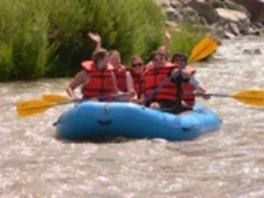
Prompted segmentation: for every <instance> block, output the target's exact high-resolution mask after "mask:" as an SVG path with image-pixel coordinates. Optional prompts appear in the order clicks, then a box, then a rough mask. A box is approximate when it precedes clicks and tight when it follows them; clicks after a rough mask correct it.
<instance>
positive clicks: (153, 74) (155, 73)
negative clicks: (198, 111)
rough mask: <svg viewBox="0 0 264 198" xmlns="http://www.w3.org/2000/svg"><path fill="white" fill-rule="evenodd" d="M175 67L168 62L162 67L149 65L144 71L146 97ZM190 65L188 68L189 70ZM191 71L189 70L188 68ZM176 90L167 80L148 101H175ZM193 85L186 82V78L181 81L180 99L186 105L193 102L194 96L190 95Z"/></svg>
mask: <svg viewBox="0 0 264 198" xmlns="http://www.w3.org/2000/svg"><path fill="white" fill-rule="evenodd" d="M175 68H177V66H176V65H173V64H170V63H168V64H167V65H166V66H164V67H160V68H154V67H153V66H152V67H151V66H149V67H148V69H147V71H146V72H145V86H144V87H145V88H144V93H145V95H146V96H147V97H148V95H151V94H152V93H153V90H155V89H156V88H157V87H158V86H159V85H160V84H161V83H162V82H163V81H164V80H166V79H167V78H168V74H170V73H171V71H172V70H173V69H175ZM189 69H190V67H189V68H188V72H189ZM190 72H191V70H190ZM177 91H181V90H177V88H176V86H175V84H174V83H173V82H171V81H169V82H168V83H167V84H165V85H164V86H163V87H162V88H161V89H160V90H159V91H158V92H157V94H156V95H155V96H154V97H153V98H152V99H151V101H150V102H153V101H172V102H174V101H176V97H177ZM192 91H193V86H192V85H191V84H190V83H189V82H188V80H186V81H183V82H182V100H183V101H184V102H185V103H187V104H188V105H191V106H192V105H193V104H194V102H195V97H194V95H192V94H191V93H192ZM184 93H188V95H184Z"/></svg>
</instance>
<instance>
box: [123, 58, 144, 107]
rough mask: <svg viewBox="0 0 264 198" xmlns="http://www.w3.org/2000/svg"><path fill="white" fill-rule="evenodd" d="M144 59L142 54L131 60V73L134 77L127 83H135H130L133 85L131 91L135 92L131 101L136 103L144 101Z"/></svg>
mask: <svg viewBox="0 0 264 198" xmlns="http://www.w3.org/2000/svg"><path fill="white" fill-rule="evenodd" d="M144 69H145V65H144V61H143V59H142V58H141V57H140V56H134V57H133V58H132V60H131V67H130V70H129V71H130V73H131V76H132V79H131V80H129V81H128V82H127V83H131V82H132V83H133V84H132V85H129V87H131V91H130V92H132V93H133V92H134V95H133V97H132V98H131V100H130V101H131V102H135V103H143V102H142V100H143V97H144V84H145V79H144Z"/></svg>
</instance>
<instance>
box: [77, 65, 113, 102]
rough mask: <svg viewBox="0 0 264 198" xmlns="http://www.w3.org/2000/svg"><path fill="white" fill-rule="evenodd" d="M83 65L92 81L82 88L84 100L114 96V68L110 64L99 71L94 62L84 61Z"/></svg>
mask: <svg viewBox="0 0 264 198" xmlns="http://www.w3.org/2000/svg"><path fill="white" fill-rule="evenodd" d="M81 65H82V66H83V68H84V69H85V70H86V72H87V73H88V74H89V76H90V79H89V80H88V81H87V83H85V84H84V85H83V87H82V94H83V97H84V98H96V97H100V96H109V95H112V94H114V92H115V89H114V82H113V79H112V75H111V74H112V71H113V69H114V68H113V66H112V65H110V64H108V65H107V67H106V68H105V69H103V70H99V69H97V68H96V67H95V64H94V62H93V61H84V62H82V64H81ZM106 100H107V101H110V100H111V99H110V98H109V99H106Z"/></svg>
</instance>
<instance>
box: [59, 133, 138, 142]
mask: <svg viewBox="0 0 264 198" xmlns="http://www.w3.org/2000/svg"><path fill="white" fill-rule="evenodd" d="M55 138H56V139H57V140H59V141H62V142H63V143H79V144H83V143H88V142H90V143H96V144H113V143H114V144H120V143H127V142H133V141H136V140H137V139H132V138H125V137H121V136H120V137H116V136H99V137H97V136H96V137H92V138H86V139H84V138H81V139H74V140H70V139H65V138H63V137H60V136H58V135H55Z"/></svg>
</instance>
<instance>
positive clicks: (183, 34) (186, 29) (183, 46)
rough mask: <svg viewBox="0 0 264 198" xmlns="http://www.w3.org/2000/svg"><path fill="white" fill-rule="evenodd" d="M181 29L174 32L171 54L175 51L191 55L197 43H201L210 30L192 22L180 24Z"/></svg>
mask: <svg viewBox="0 0 264 198" xmlns="http://www.w3.org/2000/svg"><path fill="white" fill-rule="evenodd" d="M179 29H180V31H179V32H173V33H172V39H171V45H170V52H171V55H173V54H174V53H175V52H181V53H185V54H186V55H188V56H189V55H190V54H191V51H192V49H193V48H194V47H195V45H196V44H197V43H199V41H201V40H202V39H203V37H205V35H206V34H207V32H208V30H207V29H206V28H204V27H203V26H201V25H195V24H190V23H182V24H180V25H179Z"/></svg>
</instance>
